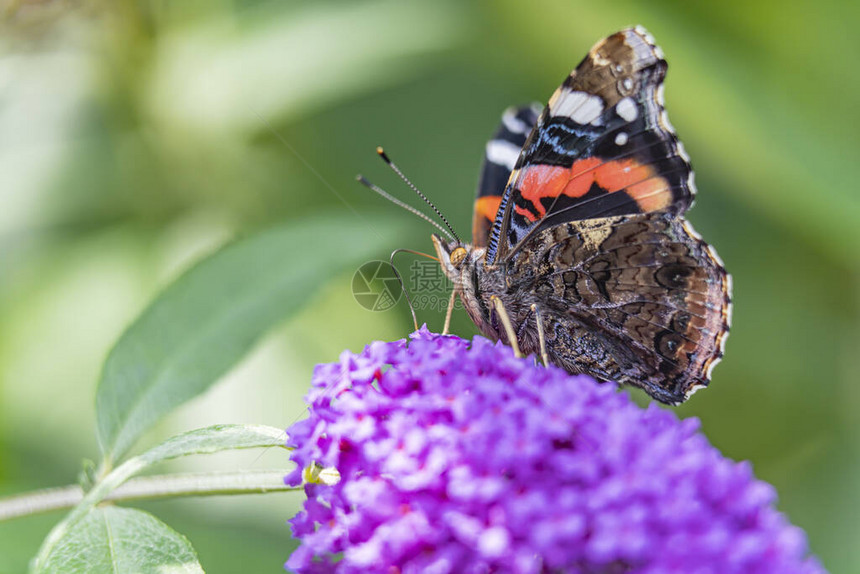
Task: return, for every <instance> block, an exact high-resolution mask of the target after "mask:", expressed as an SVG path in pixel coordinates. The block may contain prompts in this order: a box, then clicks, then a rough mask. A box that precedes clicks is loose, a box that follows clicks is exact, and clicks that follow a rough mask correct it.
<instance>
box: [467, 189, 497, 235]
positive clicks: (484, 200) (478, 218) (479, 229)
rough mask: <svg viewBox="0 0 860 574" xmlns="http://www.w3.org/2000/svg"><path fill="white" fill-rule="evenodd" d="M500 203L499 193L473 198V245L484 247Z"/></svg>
mask: <svg viewBox="0 0 860 574" xmlns="http://www.w3.org/2000/svg"><path fill="white" fill-rule="evenodd" d="M501 203H502V197H501V196H500V195H485V196H483V197H479V198H478V199H476V200H475V209H474V215H473V217H472V244H473V245H474V246H475V247H486V246H487V239H488V237H489V235H490V229H491V228H492V226H493V221H495V220H496V213H498V211H499V206H500V205H501Z"/></svg>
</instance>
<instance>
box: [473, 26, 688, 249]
mask: <svg viewBox="0 0 860 574" xmlns="http://www.w3.org/2000/svg"><path fill="white" fill-rule="evenodd" d="M666 67H667V64H666V61H665V60H664V59H663V54H662V51H661V50H660V48H659V47H657V46H656V45H655V44H654V41H653V39H652V38H651V36H650V35H649V34H648V33H647V32H646V31H645V30H644V29H642V28H640V27H637V28H631V29H627V30H623V31H621V32H618V33H617V34H613V35H612V36H609V37H608V38H606V39H604V40H602V41H601V42H599V43H598V44H596V45H595V46H594V47H593V48H592V49H591V51H590V52H589V53H588V55H587V56H586V57H585V59H584V60H583V61H582V62H581V63H580V64H579V66H577V68H576V69H575V70H574V71H573V72H571V74H570V75H569V76H568V77H567V79H566V80H565V81H564V82H563V83H562V85H561V86H560V87H559V88H558V89H557V90H556V91H555V93H553V95H552V97H551V98H550V100H549V104H548V105H547V107H546V108H544V110H543V112H542V113H541V115H540V117H539V118H538V121H537V124H536V126H535V128H534V130H533V131H532V132H531V134H530V135H529V137H528V138H527V140H526V142H525V144H524V146H523V149H522V153H521V154H520V156H519V157H518V159H517V161H516V163H515V164H514V166H513V170H512V171H511V175H510V178H509V180H508V182H507V185H506V187H505V190H504V193H503V194H502V197H501V199H500V200H499V206H500V209H499V210H498V213H497V214H496V218H495V220H494V223H493V227H492V230H491V233H490V239H489V242H488V252H487V261H488V263H490V264H492V263H495V262H497V261H502V260H504V259H506V258H508V257H510V256H511V255H512V254H513V252H514V251H515V250H516V249H517V248H518V246H520V245H521V244H522V242H523V240H524V239H525V238H526V237H527V236H529V234H532V235H534V234H535V233H538V232H539V231H541V230H543V229H546V228H548V227H551V226H553V225H557V224H559V223H564V222H568V221H577V220H584V219H593V218H599V217H608V216H613V215H627V214H634V213H647V212H655V211H665V212H671V213H675V214H680V213H683V212H684V211H686V210H687V208H688V207H689V206H690V204H691V203H692V200H693V196H694V194H695V188H694V184H693V172H692V168H691V167H690V163H689V160H688V158H687V156H686V154H685V153H684V150H683V147H682V146H681V144H680V142H679V141H678V139H677V137H676V136H675V133H674V131H673V129H672V126H671V125H670V124H669V121H668V119H667V117H666V112H665V109H664V107H663V95H662V94H663V78H664V76H665V74H666Z"/></svg>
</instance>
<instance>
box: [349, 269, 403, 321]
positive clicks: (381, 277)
mask: <svg viewBox="0 0 860 574" xmlns="http://www.w3.org/2000/svg"><path fill="white" fill-rule="evenodd" d="M401 293H402V292H401V290H400V282H399V281H398V280H397V275H396V274H395V272H394V268H393V267H392V266H391V265H390V264H389V263H387V262H385V261H368V262H367V263H365V264H364V265H362V266H361V267H359V268H358V269H357V270H356V272H355V275H353V276H352V296H353V297H355V300H356V302H357V303H358V304H359V305H361V306H362V307H364V308H365V309H367V310H368V311H388V310H389V309H391V308H392V307H394V305H396V304H397V302H398V301H399V300H400V295H401Z"/></svg>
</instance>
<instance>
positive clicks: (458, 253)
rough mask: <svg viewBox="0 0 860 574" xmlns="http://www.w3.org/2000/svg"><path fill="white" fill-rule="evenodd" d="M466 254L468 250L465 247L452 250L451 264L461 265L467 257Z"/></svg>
mask: <svg viewBox="0 0 860 574" xmlns="http://www.w3.org/2000/svg"><path fill="white" fill-rule="evenodd" d="M466 255H468V252H467V251H466V248H465V247H458V248H456V249H455V250H454V251H452V252H451V264H452V265H453V266H454V267H459V266H460V264H461V263H462V262H463V260H464V259H466Z"/></svg>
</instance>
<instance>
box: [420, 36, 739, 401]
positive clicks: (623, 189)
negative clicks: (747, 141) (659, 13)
mask: <svg viewBox="0 0 860 574" xmlns="http://www.w3.org/2000/svg"><path fill="white" fill-rule="evenodd" d="M666 68H667V64H666V61H665V59H664V57H663V53H662V51H661V50H660V48H659V47H658V46H657V45H656V44H655V43H654V40H653V38H652V37H651V36H650V34H648V32H647V31H646V30H645V29H643V28H642V27H636V28H630V29H625V30H622V31H620V32H618V33H616V34H613V35H611V36H609V37H607V38H605V39H603V40H601V41H600V42H598V43H597V44H596V45H595V46H594V47H593V48H592V49H591V50H590V51H589V52H588V55H587V56H586V57H585V59H584V60H583V61H582V62H581V63H580V64H579V66H577V67H576V69H575V70H574V71H573V72H571V73H570V75H569V76H568V77H567V78H566V79H565V80H564V82H563V83H562V84H561V86H560V87H559V88H558V89H557V90H556V91H555V92H554V93H553V94H552V97H551V98H550V99H549V103H548V105H547V106H545V107H543V109H542V110H541V109H540V107H537V106H534V105H532V106H525V107H521V108H511V109H509V110H507V111H506V112H505V113H504V115H503V116H502V123H501V126H500V127H499V128H498V130H497V132H496V133H495V135H494V137H493V138H492V139H491V140H490V142H489V143H488V144H487V148H486V157H485V161H484V165H483V168H482V173H481V179H480V183H479V186H478V196H477V199H476V201H475V205H474V220H473V229H472V243H471V244H467V243H463V242H461V241H459V240H455V239H450V240H449V239H445V238H442V237H440V236H439V235H435V234H434V235H433V244H434V247H435V248H436V252H437V255H438V256H439V259H440V262H441V265H442V270H443V271H444V273H445V274H446V275H447V276H448V278H450V279H451V280H452V282H453V283H454V285H455V289H456V290H457V292H458V294H459V296H460V298H461V300H462V302H463V305H464V307H465V309H466V311H467V312H468V314H469V316H470V317H471V319H472V320H473V321H474V322H475V324H476V325H477V326H478V328H479V329H480V330H481V331H482V332H483V333H484V334H485V335H487V336H488V337H490V338H492V339H494V340H502V341H503V342H505V343H507V344H510V345H512V346H514V347H515V348H518V349H521V350H522V352H523V353H526V354H530V353H538V352H540V353H541V354H542V355H543V356H544V358H545V360H547V361H549V362H552V363H554V364H556V365H558V366H560V367H562V368H564V369H566V370H567V371H569V372H571V373H586V374H588V375H591V376H592V377H595V378H596V379H598V380H601V381H615V382H617V383H620V384H626V385H632V386H635V387H639V388H642V389H644V390H645V392H647V393H648V394H649V395H650V396H651V397H653V398H654V399H656V400H658V401H661V402H663V403H667V404H679V403H681V402H683V401H685V400H686V399H688V398H689V397H690V395H691V394H692V393H693V392H695V391H696V390H698V389H700V388H702V387H704V386H707V384H708V382H709V381H710V378H711V372H712V370H713V368H714V365H716V364H717V362H718V361H719V360H720V358H721V357H722V356H723V350H724V345H725V341H726V337H727V335H728V331H729V322H730V315H731V278H730V276H729V275H728V273H727V272H726V270H725V269H724V267H723V264H722V262H721V260H720V258H719V257H718V256H717V253H716V252H715V251H714V249H713V248H712V247H710V246H709V245H708V244H707V243H705V242H704V241H703V240H702V238H701V237H700V236H699V235H698V234H697V233H696V232H695V231H694V230H693V228H692V226H691V225H690V223H689V222H688V221H687V220H686V219H684V213H685V212H686V211H687V209H689V208H690V206H691V205H692V203H693V198H694V196H695V192H696V191H695V186H694V183H693V171H692V168H691V166H690V162H689V158H688V157H687V155H686V153H685V152H684V148H683V146H682V145H681V142H680V141H679V140H678V138H677V136H676V135H675V131H674V129H673V128H672V125H671V124H670V123H669V120H668V118H667V116H666V110H665V108H664V105H663V79H664V77H665V74H666Z"/></svg>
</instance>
